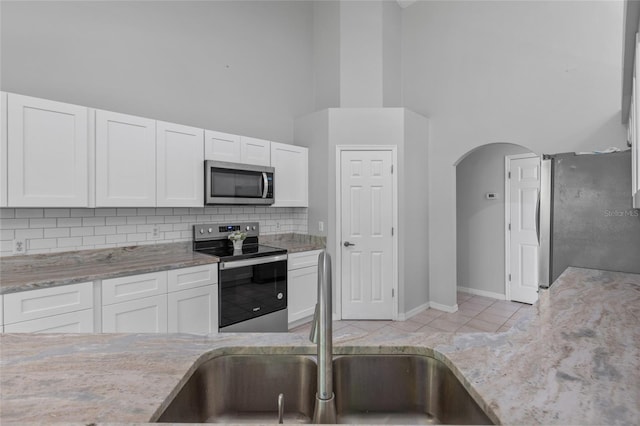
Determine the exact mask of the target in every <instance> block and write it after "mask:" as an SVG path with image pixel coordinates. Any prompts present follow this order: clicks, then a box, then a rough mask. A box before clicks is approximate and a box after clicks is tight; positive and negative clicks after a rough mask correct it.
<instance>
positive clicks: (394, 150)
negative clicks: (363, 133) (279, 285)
mask: <svg viewBox="0 0 640 426" xmlns="http://www.w3.org/2000/svg"><path fill="white" fill-rule="evenodd" d="M342 151H391V159H392V160H391V161H392V163H393V173H392V174H391V179H392V184H391V185H392V190H393V191H392V192H393V195H392V199H393V201H392V204H393V205H392V216H393V217H392V220H391V222H392V224H393V229H394V230H395V232H394V233H393V237H392V240H393V244H392V250H393V256H392V258H393V274H392V275H393V283H392V284H391V285H392V286H393V287H392V288H393V290H394V292H395V299H396V301H395V303H394V304H393V320H394V321H397V320H398V306H399V303H400V297H399V296H400V292H399V289H398V147H397V145H336V163H335V164H336V194H335V195H336V229H335V232H336V235H335V237H336V245H335V247H334V249H335V251H334V252H335V253H336V259H335V260H334V262H333V264H334V265H335V274H334V277H335V278H336V280H335V284H336V285H335V286H334V289H335V297H334V300H335V302H336V309H335V311H336V314H337V317H338V318H342V246H341V245H340V244H341V242H342V240H341V233H342V214H340V212H341V211H342V196H341V195H342V181H341V176H342V174H341V172H342V170H341V169H340V164H341V157H342ZM402 294H404V288H403V289H402Z"/></svg>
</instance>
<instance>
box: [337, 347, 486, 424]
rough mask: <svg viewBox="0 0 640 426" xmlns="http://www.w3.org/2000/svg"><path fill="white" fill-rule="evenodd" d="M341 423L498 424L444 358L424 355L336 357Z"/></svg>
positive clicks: (339, 418) (339, 421)
mask: <svg viewBox="0 0 640 426" xmlns="http://www.w3.org/2000/svg"><path fill="white" fill-rule="evenodd" d="M333 373H334V382H333V383H334V391H335V396H336V410H337V417H338V423H350V424H363V423H366V424H385V423H386V424H459V425H464V424H493V422H492V421H491V420H490V419H489V417H488V416H487V415H486V414H485V413H484V411H482V409H481V408H480V406H479V405H478V404H477V403H476V402H475V401H474V399H473V398H472V397H471V395H469V393H468V392H467V390H466V389H465V388H464V387H463V386H462V384H461V383H460V381H459V380H458V379H457V378H456V377H455V376H454V374H453V372H452V371H451V370H450V369H449V367H447V366H446V365H445V364H444V363H443V362H441V361H439V360H437V359H435V358H432V357H427V356H419V355H349V356H340V357H336V358H335V359H334V361H333Z"/></svg>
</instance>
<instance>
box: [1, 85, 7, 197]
mask: <svg viewBox="0 0 640 426" xmlns="http://www.w3.org/2000/svg"><path fill="white" fill-rule="evenodd" d="M0 207H7V94H6V93H5V92H0Z"/></svg>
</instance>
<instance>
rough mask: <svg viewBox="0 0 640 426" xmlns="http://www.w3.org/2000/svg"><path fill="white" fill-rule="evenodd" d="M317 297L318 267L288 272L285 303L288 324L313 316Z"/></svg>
mask: <svg viewBox="0 0 640 426" xmlns="http://www.w3.org/2000/svg"><path fill="white" fill-rule="evenodd" d="M317 295H318V267H317V266H310V267H307V268H301V269H296V270H293V271H289V274H288V276H287V303H288V308H289V309H288V312H289V324H291V323H292V322H294V321H298V320H300V319H303V318H307V317H310V316H312V315H313V311H314V310H315V306H316V301H317V298H318V297H317Z"/></svg>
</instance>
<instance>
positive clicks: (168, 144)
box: [156, 121, 204, 207]
mask: <svg viewBox="0 0 640 426" xmlns="http://www.w3.org/2000/svg"><path fill="white" fill-rule="evenodd" d="M156 124H157V127H156V130H157V135H156V137H157V143H156V149H157V166H156V167H157V200H156V201H157V206H158V207H202V206H203V205H204V130H202V129H196V128H194V127H187V126H182V125H180V124H172V123H165V122H162V121H158V122H157V123H156Z"/></svg>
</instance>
